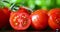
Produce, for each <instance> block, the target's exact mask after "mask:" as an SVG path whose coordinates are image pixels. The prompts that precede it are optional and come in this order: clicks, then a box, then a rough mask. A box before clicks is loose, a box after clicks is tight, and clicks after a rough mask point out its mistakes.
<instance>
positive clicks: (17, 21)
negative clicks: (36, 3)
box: [10, 9, 31, 30]
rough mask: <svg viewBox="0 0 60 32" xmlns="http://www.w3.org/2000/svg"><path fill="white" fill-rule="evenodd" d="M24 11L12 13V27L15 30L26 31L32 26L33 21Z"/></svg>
mask: <svg viewBox="0 0 60 32" xmlns="http://www.w3.org/2000/svg"><path fill="white" fill-rule="evenodd" d="M21 11H23V12H21ZM24 11H25V10H24V9H21V10H19V11H17V12H12V13H11V15H10V25H11V26H12V28H13V29H15V30H26V29H27V28H28V27H29V26H30V24H31V19H30V17H29V16H30V15H29V14H28V13H26V12H24Z"/></svg>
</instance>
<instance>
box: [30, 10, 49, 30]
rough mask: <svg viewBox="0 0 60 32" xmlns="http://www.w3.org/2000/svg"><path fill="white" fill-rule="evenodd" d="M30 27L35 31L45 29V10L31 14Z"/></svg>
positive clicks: (46, 19)
mask: <svg viewBox="0 0 60 32" xmlns="http://www.w3.org/2000/svg"><path fill="white" fill-rule="evenodd" d="M31 19H32V27H33V28H35V29H36V30H41V29H45V28H46V27H47V21H48V15H47V11H46V10H42V9H41V10H36V11H35V12H33V13H32V14H31Z"/></svg>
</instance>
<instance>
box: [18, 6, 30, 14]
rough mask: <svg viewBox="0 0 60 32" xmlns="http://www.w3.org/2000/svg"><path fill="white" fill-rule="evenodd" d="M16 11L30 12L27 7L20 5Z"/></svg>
mask: <svg viewBox="0 0 60 32" xmlns="http://www.w3.org/2000/svg"><path fill="white" fill-rule="evenodd" d="M18 11H19V12H26V13H28V14H30V11H29V10H28V9H26V8H25V7H22V6H21V7H19V9H18Z"/></svg>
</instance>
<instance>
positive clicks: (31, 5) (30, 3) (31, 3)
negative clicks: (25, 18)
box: [28, 0, 35, 9]
mask: <svg viewBox="0 0 60 32" xmlns="http://www.w3.org/2000/svg"><path fill="white" fill-rule="evenodd" d="M28 7H29V8H31V9H34V8H35V0H28Z"/></svg>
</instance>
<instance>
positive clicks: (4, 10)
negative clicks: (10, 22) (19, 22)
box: [2, 7, 11, 17]
mask: <svg viewBox="0 0 60 32" xmlns="http://www.w3.org/2000/svg"><path fill="white" fill-rule="evenodd" d="M2 11H3V12H4V14H6V15H7V16H8V17H10V13H11V11H10V10H9V8H7V7H4V8H3V9H2Z"/></svg>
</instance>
